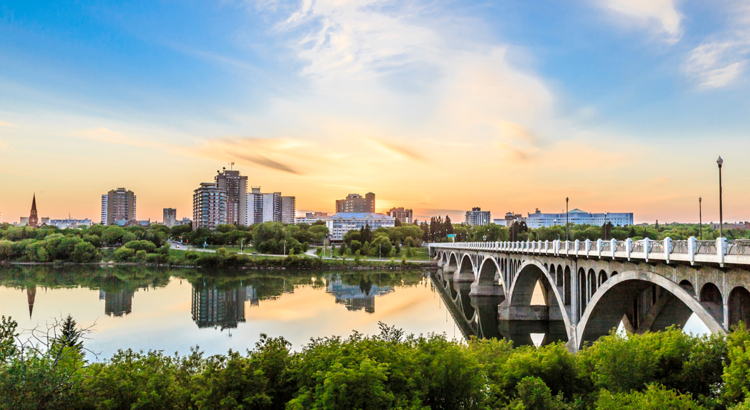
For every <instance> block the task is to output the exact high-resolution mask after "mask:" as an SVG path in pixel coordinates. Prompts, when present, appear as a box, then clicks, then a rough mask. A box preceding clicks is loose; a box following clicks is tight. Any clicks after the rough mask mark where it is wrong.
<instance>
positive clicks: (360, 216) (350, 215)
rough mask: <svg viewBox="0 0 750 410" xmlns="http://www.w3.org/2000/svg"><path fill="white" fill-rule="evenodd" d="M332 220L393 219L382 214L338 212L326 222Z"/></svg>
mask: <svg viewBox="0 0 750 410" xmlns="http://www.w3.org/2000/svg"><path fill="white" fill-rule="evenodd" d="M333 219H369V220H373V219H379V220H384V221H391V220H394V218H393V217H391V216H388V215H384V214H375V213H371V212H339V213H337V214H336V215H333V216H331V217H328V220H333Z"/></svg>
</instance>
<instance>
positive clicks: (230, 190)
mask: <svg viewBox="0 0 750 410" xmlns="http://www.w3.org/2000/svg"><path fill="white" fill-rule="evenodd" d="M216 186H217V187H219V188H221V189H223V190H224V192H226V195H227V223H229V224H233V225H238V224H244V223H245V220H246V219H247V216H246V214H245V212H247V204H246V202H245V201H247V177H246V176H242V175H240V171H234V170H227V169H226V168H224V169H222V171H221V172H219V173H218V175H216Z"/></svg>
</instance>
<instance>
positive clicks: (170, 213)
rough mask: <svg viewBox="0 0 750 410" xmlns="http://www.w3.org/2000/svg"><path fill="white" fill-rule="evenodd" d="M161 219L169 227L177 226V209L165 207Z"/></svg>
mask: <svg viewBox="0 0 750 410" xmlns="http://www.w3.org/2000/svg"><path fill="white" fill-rule="evenodd" d="M161 221H162V223H163V224H164V225H165V226H167V227H169V228H171V227H173V226H175V225H176V223H177V210H176V209H174V208H164V216H163V218H162V220H161Z"/></svg>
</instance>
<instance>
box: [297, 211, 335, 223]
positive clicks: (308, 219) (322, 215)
mask: <svg viewBox="0 0 750 410" xmlns="http://www.w3.org/2000/svg"><path fill="white" fill-rule="evenodd" d="M327 218H328V212H307V213H305V216H304V217H299V218H294V223H296V224H297V225H299V224H308V225H312V224H314V223H315V222H318V221H324V222H325V220H326V219H327Z"/></svg>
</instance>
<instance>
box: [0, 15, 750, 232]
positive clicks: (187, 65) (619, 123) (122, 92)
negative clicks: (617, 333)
mask: <svg viewBox="0 0 750 410" xmlns="http://www.w3.org/2000/svg"><path fill="white" fill-rule="evenodd" d="M0 39H2V41H0V221H2V222H14V221H18V218H19V217H20V216H27V215H28V213H29V209H30V206H31V198H32V195H34V194H36V198H37V206H38V210H39V215H40V216H49V217H52V218H62V217H67V216H68V215H71V216H72V217H74V218H85V217H88V218H91V219H92V220H94V221H98V219H100V218H99V215H100V201H101V195H102V194H103V193H106V192H107V191H109V190H111V189H115V188H117V187H125V188H127V189H130V190H132V191H134V192H135V193H136V195H137V198H138V215H137V217H138V219H148V218H150V219H151V220H152V221H160V220H161V219H162V209H163V208H167V207H171V208H177V213H178V218H182V217H183V216H187V217H191V214H192V209H191V207H192V193H193V190H194V189H196V188H197V187H198V186H199V184H200V183H201V182H208V181H212V180H213V178H214V175H215V174H216V171H217V170H219V169H221V168H222V167H227V168H230V167H231V165H230V164H231V163H234V165H233V167H234V169H239V170H240V171H241V172H242V174H243V175H247V176H248V184H249V185H251V186H260V187H261V189H262V191H264V192H278V191H280V192H282V194H283V195H293V196H296V198H297V209H298V211H304V210H308V211H329V212H332V211H334V210H335V202H334V201H335V200H336V199H341V198H344V197H345V196H346V195H347V194H349V193H359V194H365V193H366V192H374V193H376V195H377V205H376V211H378V212H385V211H387V210H388V209H390V208H391V207H393V206H403V207H406V208H412V209H414V214H415V217H416V218H418V219H425V218H427V219H429V217H431V216H435V215H443V216H444V215H450V216H451V218H452V219H453V220H454V221H455V220H459V221H460V220H462V219H463V216H462V215H463V213H465V211H467V210H469V209H471V208H472V207H481V208H482V209H483V210H490V211H491V212H492V216H493V218H500V217H502V216H503V215H504V214H505V213H506V212H515V213H527V212H534V210H535V209H536V208H539V209H540V210H541V211H543V212H560V211H562V210H563V209H564V207H565V198H566V197H569V198H570V208H571V209H573V208H580V209H583V210H585V211H590V212H633V213H634V216H635V221H636V222H651V223H653V222H655V221H656V220H659V222H660V223H663V222H672V221H683V222H690V221H695V222H697V220H698V198H699V197H702V198H703V202H702V203H703V220H704V221H712V220H713V221H718V219H719V217H718V213H719V212H718V208H719V206H718V202H719V198H718V197H719V194H718V169H717V165H716V159H717V157H718V156H719V155H721V156H722V158H723V159H724V160H725V162H724V168H723V190H724V197H723V199H724V208H723V210H724V219H725V221H737V220H746V219H750V215H748V213H749V212H748V210H747V207H746V206H745V205H746V204H747V203H748V201H749V200H750V189H748V188H750V161H748V160H747V159H748V158H747V156H748V153H750V136H748V130H749V129H750V127H749V126H750V115H748V114H749V113H750V99H748V98H747V96H748V95H750V70H748V60H749V59H750V2H748V1H747V0H744V1H740V0H725V1H721V2H717V1H714V0H700V1H698V0H683V1H678V0H579V1H575V0H573V1H565V2H561V1H543V0H539V1H533V2H529V1H525V0H496V1H476V2H472V1H441V0H431V1H412V0H399V1H378V0H360V1H348V0H320V1H314V0H301V1H281V0H216V1H192V0H187V1H186V0H179V1H177V0H175V1H166V0H154V1H148V2H133V1H121V2H114V1H103V0H78V1H65V0H56V1H36V0H21V1H15V0H10V1H5V2H3V3H2V4H0Z"/></svg>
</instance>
